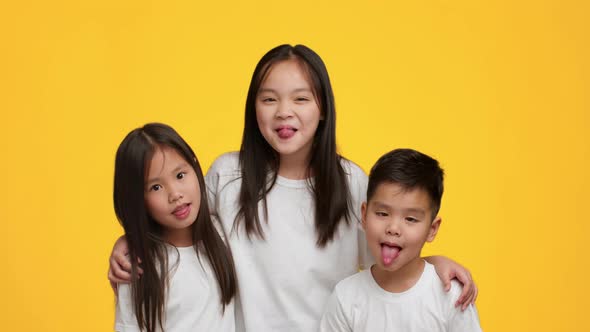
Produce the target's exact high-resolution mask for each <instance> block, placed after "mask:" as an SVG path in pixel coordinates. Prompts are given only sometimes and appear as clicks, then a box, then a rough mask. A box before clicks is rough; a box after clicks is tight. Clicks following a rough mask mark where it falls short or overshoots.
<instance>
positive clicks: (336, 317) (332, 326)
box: [320, 290, 352, 332]
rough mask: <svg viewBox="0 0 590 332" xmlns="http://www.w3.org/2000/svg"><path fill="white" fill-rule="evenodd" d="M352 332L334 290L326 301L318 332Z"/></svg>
mask: <svg viewBox="0 0 590 332" xmlns="http://www.w3.org/2000/svg"><path fill="white" fill-rule="evenodd" d="M348 331H350V332H352V327H351V325H350V323H349V321H348V319H347V317H346V312H345V309H344V307H343V305H342V302H341V301H340V299H339V298H338V295H337V292H336V290H334V292H333V293H332V295H331V296H330V298H329V299H328V304H327V305H326V310H325V312H324V315H323V316H322V319H321V321H320V332H348Z"/></svg>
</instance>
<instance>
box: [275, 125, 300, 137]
mask: <svg viewBox="0 0 590 332" xmlns="http://www.w3.org/2000/svg"><path fill="white" fill-rule="evenodd" d="M276 132H277V134H278V135H279V138H282V139H287V138H291V137H293V135H295V133H296V132H297V129H295V128H293V127H289V126H280V127H279V128H277V129H276Z"/></svg>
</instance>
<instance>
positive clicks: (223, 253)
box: [113, 123, 237, 332]
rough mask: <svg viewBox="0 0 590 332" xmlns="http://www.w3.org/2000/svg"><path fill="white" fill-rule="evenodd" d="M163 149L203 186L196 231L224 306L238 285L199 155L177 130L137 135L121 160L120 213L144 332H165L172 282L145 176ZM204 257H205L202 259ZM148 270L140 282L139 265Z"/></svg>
mask: <svg viewBox="0 0 590 332" xmlns="http://www.w3.org/2000/svg"><path fill="white" fill-rule="evenodd" d="M162 146H167V147H170V148H173V149H174V150H176V151H177V152H178V153H179V154H180V155H181V156H182V157H183V158H184V159H185V160H186V162H188V163H189V164H190V165H191V166H192V168H193V169H194V171H195V173H196V175H197V178H198V181H199V186H200V191H201V202H200V208H199V214H198V216H197V219H196V220H195V222H194V223H193V225H192V232H193V241H194V247H195V250H196V251H197V254H199V253H200V252H202V251H204V252H205V255H206V257H207V259H208V260H209V262H210V264H211V266H212V268H213V271H214V273H215V277H216V279H217V283H218V285H219V289H220V293H221V304H222V306H223V308H224V309H225V305H226V304H228V303H230V301H231V300H232V298H233V296H234V295H235V293H236V288H237V281H236V276H235V269H234V262H233V259H232V256H231V252H230V249H229V247H227V246H226V245H225V243H224V242H223V240H222V238H221V236H220V235H219V233H218V232H217V229H216V227H215V225H214V224H213V222H212V220H211V217H210V215H209V212H208V211H209V207H208V205H207V190H206V189H205V188H206V187H205V181H204V179H203V173H202V171H201V166H200V165H199V161H198V160H197V157H196V155H195V153H194V152H193V150H192V149H191V148H190V147H189V145H188V144H187V143H186V142H185V141H184V140H183V139H182V138H181V137H180V135H178V133H176V131H175V130H174V129H172V128H171V127H169V126H167V125H164V124H159V123H150V124H146V125H145V126H143V127H141V128H137V129H135V130H133V131H131V132H130V133H129V134H128V135H127V136H126V137H125V139H124V140H123V142H122V143H121V145H120V146H119V149H118V150H117V156H116V160H115V185H114V195H113V197H114V203H115V213H116V214H117V218H118V219H119V222H120V223H121V224H122V225H123V228H124V229H125V237H126V239H127V243H128V245H129V256H130V259H131V266H132V267H131V274H132V283H131V292H132V297H133V307H134V311H135V316H136V317H137V322H138V324H139V328H140V329H141V330H144V329H145V330H147V331H148V332H152V331H155V330H156V327H157V326H159V327H160V328H161V329H163V324H162V319H163V317H164V311H165V310H164V309H165V298H166V297H165V294H166V285H167V282H168V259H167V257H168V256H167V252H166V248H165V245H164V241H163V240H162V230H161V227H160V225H159V224H158V223H157V222H156V221H155V220H154V219H153V218H152V217H151V216H150V214H149V213H148V210H147V207H146V204H145V201H144V192H145V189H144V188H145V176H146V170H147V167H148V165H149V162H150V161H151V159H152V156H153V155H154V153H155V151H156V150H157V149H158V148H161V147H162ZM199 257H200V256H199ZM138 258H141V268H142V269H143V270H144V273H143V275H142V276H141V278H138V274H137V269H138V263H137V259H138Z"/></svg>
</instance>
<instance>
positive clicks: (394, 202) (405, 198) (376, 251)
mask: <svg viewBox="0 0 590 332" xmlns="http://www.w3.org/2000/svg"><path fill="white" fill-rule="evenodd" d="M431 214H432V209H431V202H430V197H429V196H428V193H427V192H426V191H425V190H423V189H421V188H414V189H410V190H405V189H404V188H402V187H401V186H400V185H399V184H396V183H387V182H384V183H381V184H379V185H378V186H377V188H376V190H375V192H374V194H373V196H372V197H371V199H370V201H369V202H368V204H367V203H363V205H362V223H363V228H364V229H365V232H366V237H367V242H368V244H369V249H370V250H371V253H372V254H373V257H375V259H376V261H377V264H376V268H377V269H378V270H380V271H388V272H398V271H399V272H402V273H406V272H407V273H414V272H416V271H412V269H413V268H416V269H418V268H419V267H420V266H421V265H420V262H421V258H420V252H421V250H422V246H423V245H424V243H425V242H426V241H428V242H430V241H432V240H434V237H435V236H436V233H437V231H438V227H439V225H440V222H441V220H440V218H438V217H437V218H435V219H434V221H432V216H431ZM431 221H432V222H431Z"/></svg>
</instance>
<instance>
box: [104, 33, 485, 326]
mask: <svg viewBox="0 0 590 332" xmlns="http://www.w3.org/2000/svg"><path fill="white" fill-rule="evenodd" d="M359 139H362V137H359ZM206 182H207V190H208V194H209V207H210V209H211V213H212V214H214V215H215V216H216V217H217V218H219V220H220V222H221V224H222V225H223V228H224V229H225V231H226V232H227V233H228V234H229V238H228V242H229V244H230V246H231V248H232V251H233V253H234V258H235V262H236V273H237V276H238V280H239V283H240V291H239V301H238V303H237V304H236V323H237V326H236V329H237V330H239V331H248V332H266V331H269V332H270V331H302V332H303V331H305V332H308V331H317V330H318V328H319V321H320V318H321V315H322V313H323V311H324V308H325V305H326V301H327V300H328V297H329V295H330V294H331V292H332V290H333V288H334V286H335V285H336V283H338V282H339V281H340V280H342V279H344V278H346V277H348V276H350V275H352V274H355V273H356V272H358V270H359V268H364V267H368V266H370V264H371V262H372V260H371V258H369V254H368V250H367V245H366V243H365V240H364V239H365V237H364V234H363V233H362V228H361V227H360V222H359V221H360V207H361V204H362V202H363V201H364V200H365V196H366V190H367V176H366V174H365V173H364V172H363V171H362V170H361V169H360V167H358V166H357V165H355V164H354V163H352V162H350V161H348V160H346V159H345V158H343V157H342V156H340V155H339V154H338V153H337V150H336V112H335V106H334V96H333V93H332V88H331V84H330V79H329V77H328V73H327V70H326V67H325V65H324V63H323V61H322V60H321V58H320V57H319V56H318V55H317V54H316V53H315V52H313V51H312V50H311V49H309V48H307V47H305V46H303V45H297V46H291V45H281V46H278V47H276V48H274V49H272V50H270V51H269V52H268V53H267V54H265V55H264V56H263V57H262V59H261V60H260V62H259V63H258V65H257V66H256V69H255V70H254V74H253V76H252V81H251V83H250V88H249V90H248V96H247V100H246V116H245V123H244V133H243V136H242V146H241V149H240V152H239V153H226V154H224V155H222V156H220V157H219V158H218V159H217V160H216V161H215V162H214V163H213V164H212V166H211V168H210V169H209V171H208V173H207V176H206ZM125 252H126V249H125V243H124V241H118V243H117V244H116V245H115V248H114V252H113V256H112V259H111V268H112V271H111V272H109V275H110V278H111V280H114V281H122V280H124V279H125V278H126V273H125V272H124V271H123V270H124V269H125V266H126V265H127V264H128V261H127V260H126V259H125V258H124V253H125ZM429 261H430V262H432V263H433V264H434V265H435V266H436V268H437V269H438V273H439V275H440V276H441V279H442V280H445V281H446V282H447V283H450V279H451V278H452V277H453V276H454V275H455V274H459V275H461V276H462V277H461V278H460V280H461V281H462V282H463V283H464V284H465V287H464V290H465V292H464V294H463V298H462V299H461V300H460V302H461V303H462V304H464V303H466V304H468V303H470V302H471V301H472V300H473V299H474V297H475V294H476V291H475V290H474V287H473V285H472V282H471V280H470V277H469V273H468V272H466V271H465V270H464V269H463V268H461V267H460V266H458V265H456V264H455V263H454V262H452V261H450V260H448V259H445V258H434V259H433V258H429Z"/></svg>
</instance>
